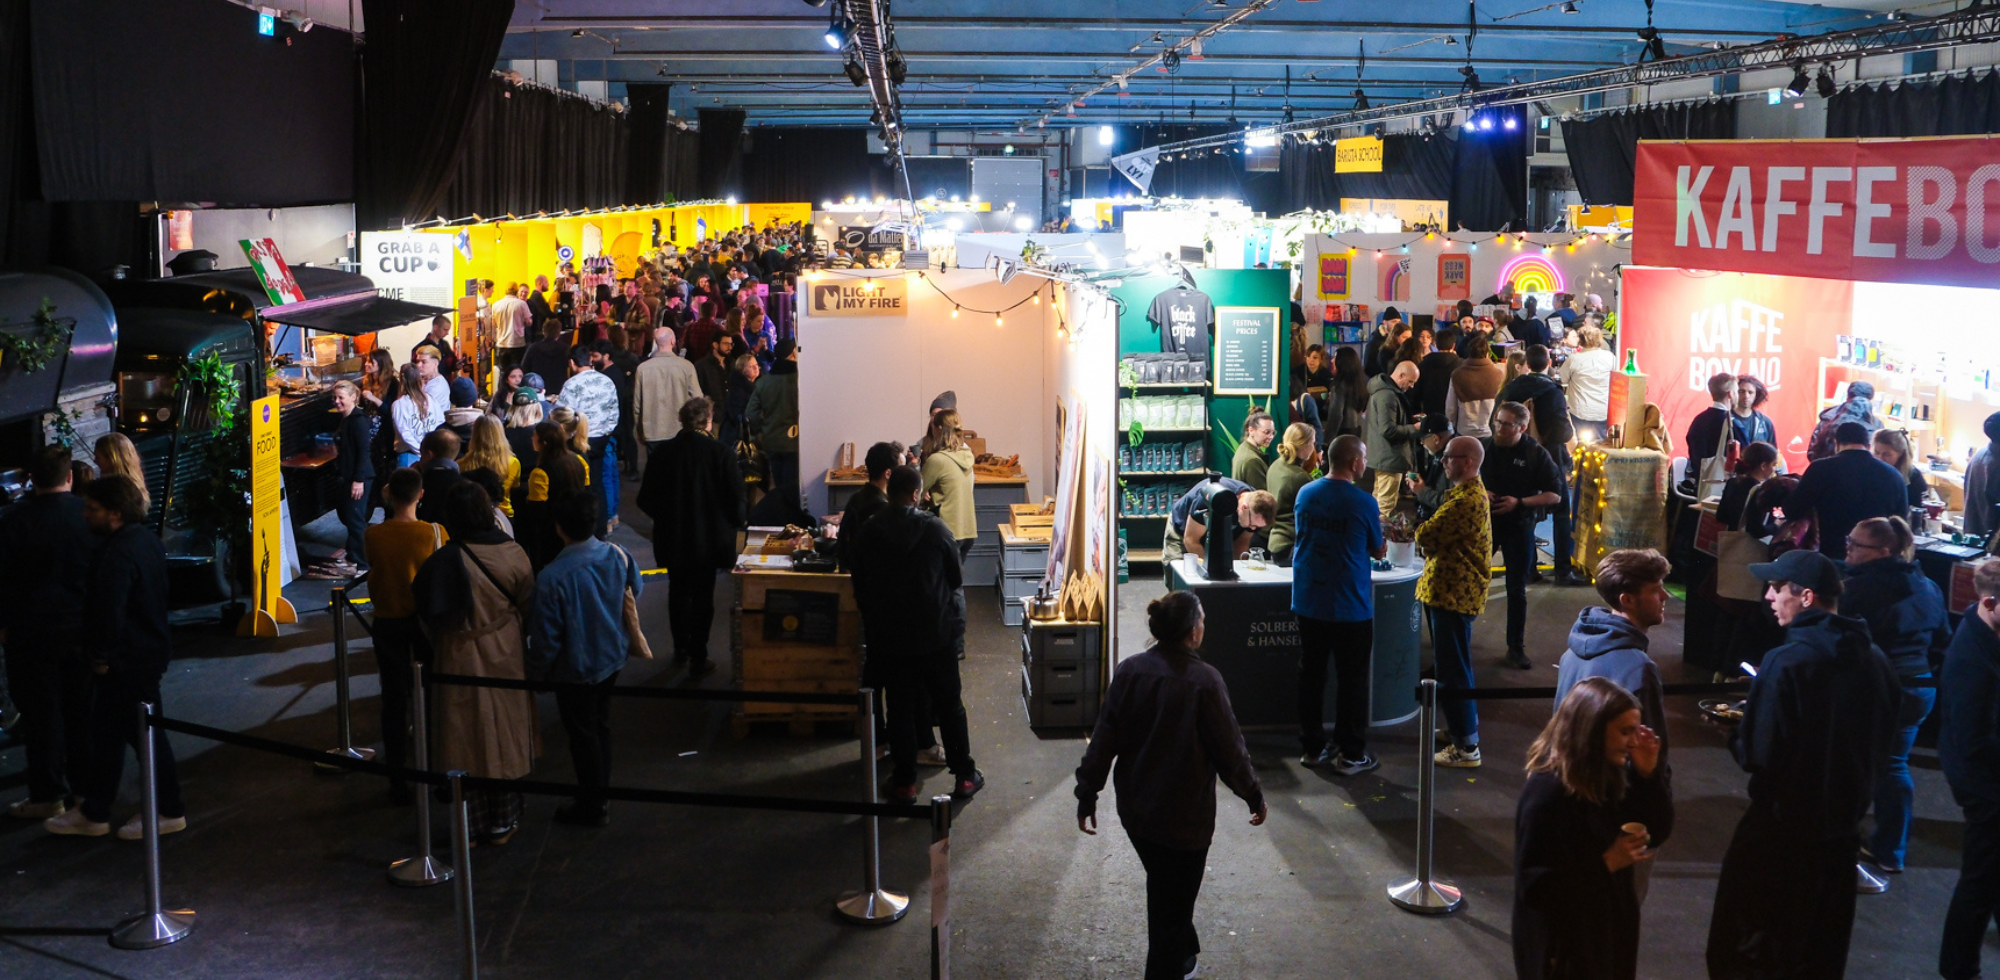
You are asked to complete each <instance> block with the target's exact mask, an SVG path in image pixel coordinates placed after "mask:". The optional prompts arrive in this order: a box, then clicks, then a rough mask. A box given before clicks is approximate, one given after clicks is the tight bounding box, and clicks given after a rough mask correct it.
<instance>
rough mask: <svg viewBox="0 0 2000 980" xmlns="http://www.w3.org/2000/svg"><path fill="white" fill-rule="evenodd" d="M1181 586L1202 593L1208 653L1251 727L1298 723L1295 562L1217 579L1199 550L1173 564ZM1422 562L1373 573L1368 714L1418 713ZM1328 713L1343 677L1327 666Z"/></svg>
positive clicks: (1389, 719) (1380, 720) (1204, 652)
mask: <svg viewBox="0 0 2000 980" xmlns="http://www.w3.org/2000/svg"><path fill="white" fill-rule="evenodd" d="M1168 568H1169V570H1170V572H1171V574H1172V576H1173V587H1174V588H1175V589H1176V590H1179V589H1186V590H1188V591H1191V592H1193V593H1194V594H1195V595H1196V597H1198V598H1200V599H1201V605H1202V611H1203V613H1204V614H1205V615H1206V617H1207V619H1206V623H1207V635H1206V636H1205V637H1204V638H1203V640H1202V644H1201V657H1202V659H1203V660H1205V661H1207V662H1208V663H1210V664H1211V665H1213V666H1214V667H1215V669H1216V670H1218V671H1221V672H1222V679H1223V680H1225V681H1227V682H1228V684H1229V702H1230V704H1231V705H1233V706H1234V707H1235V709H1236V720H1237V722H1238V723H1239V724H1241V725H1243V726H1244V727H1246V728H1249V727H1282V726H1292V725H1296V724H1298V696H1297V694H1296V693H1295V692H1296V691H1297V690H1298V678H1299V653H1300V645H1299V631H1298V617H1297V616H1295V615H1293V614H1292V570H1291V569H1289V568H1279V567H1278V566H1276V565H1268V566H1267V567H1265V568H1263V569H1252V568H1250V567H1249V563H1247V562H1241V561H1239V562H1237V563H1236V574H1237V575H1238V576H1240V577H1239V578H1238V579H1237V580H1236V581H1234V582H1211V581H1209V579H1208V576H1207V575H1205V574H1203V569H1202V567H1201V566H1200V564H1199V563H1198V562H1197V560H1196V559H1195V558H1194V557H1193V556H1186V555H1184V556H1182V557H1181V558H1179V559H1178V560H1176V561H1174V562H1173V563H1172V564H1171V565H1169V566H1168ZM1422 572H1423V570H1422V569H1421V568H1406V567H1395V568H1392V569H1390V570H1389V571H1386V572H1384V571H1377V572H1375V573H1374V574H1373V578H1374V587H1375V656H1374V660H1373V662H1372V664H1371V665H1370V668H1369V698H1368V720H1369V724H1371V725H1377V726H1380V725H1394V724H1397V723H1398V722H1402V721H1407V720H1409V719H1410V718H1412V717H1415V716H1416V713H1417V695H1416V690H1417V672H1418V668H1419V656H1420V650H1421V647H1422V643H1421V640H1422V629H1423V626H1422V624H1423V609H1422V607H1421V606H1419V605H1418V603H1417V578H1418V577H1419V576H1420V575H1421V574H1422ZM1328 673H1329V676H1328V678H1327V685H1326V717H1327V719H1328V723H1329V724H1331V720H1332V719H1333V718H1335V717H1337V716H1338V715H1337V711H1336V698H1335V695H1336V693H1337V692H1338V689H1339V680H1338V678H1336V677H1334V676H1332V673H1333V672H1331V671H1329V672H1328Z"/></svg>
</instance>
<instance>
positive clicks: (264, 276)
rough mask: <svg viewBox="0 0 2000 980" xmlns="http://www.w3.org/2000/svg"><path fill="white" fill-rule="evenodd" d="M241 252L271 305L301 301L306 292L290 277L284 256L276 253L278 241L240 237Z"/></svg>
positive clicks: (290, 270) (304, 297)
mask: <svg viewBox="0 0 2000 980" xmlns="http://www.w3.org/2000/svg"><path fill="white" fill-rule="evenodd" d="M239 244H241V245H242V246H243V254H244V255H245V256H248V257H249V259H250V268H251V269H253V270H255V271H256V273H257V282H258V283H260V284H262V285H263V287H264V295H266V296H268V297H270V299H271V305H273V306H283V305H285V304H286V303H303V302H305V301H306V294H305V293H304V292H303V291H301V290H300V289H299V284H298V281H297V280H295V279H293V278H292V269H291V267H290V266H288V265H286V264H285V257H284V256H283V255H280V254H278V243H277V242H274V241H272V240H270V239H268V238H259V239H256V240H254V241H253V240H251V239H248V238H244V239H240V240H239Z"/></svg>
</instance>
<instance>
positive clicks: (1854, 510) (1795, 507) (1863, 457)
mask: <svg viewBox="0 0 2000 980" xmlns="http://www.w3.org/2000/svg"><path fill="white" fill-rule="evenodd" d="M1833 440H1834V443H1835V444H1836V445H1837V446H1838V447H1839V451H1838V452H1836V453H1834V454H1833V455H1831V456H1826V457H1823V458H1821V459H1817V460H1814V461H1813V464H1812V465H1811V466H1808V467H1806V471H1805V473H1804V474H1802V475H1800V477H1799V485H1798V486H1797V487H1795V488H1793V490H1792V492H1791V495H1790V496H1788V497H1786V498H1785V516H1787V517H1802V516H1804V515H1806V514H1811V515H1813V516H1814V517H1815V518H1817V519H1818V523H1819V553H1820V554H1822V555H1825V556H1827V557H1828V558H1831V559H1833V560H1835V561H1840V560H1841V559H1843V558H1846V557H1847V532H1849V531H1852V530H1854V525H1856V524H1859V523H1861V522H1862V521H1865V520H1867V519H1869V518H1871V517H1901V518H1903V519H1905V520H1908V519H1909V514H1910V485H1909V482H1908V481H1906V480H1904V479H1903V474H1901V473H1899V472H1897V471H1896V468H1895V467H1893V466H1890V465H1889V464H1887V463H1884V462H1882V461H1881V460H1879V459H1876V458H1875V454H1874V453H1873V452H1871V451H1870V450H1869V443H1870V442H1871V441H1872V437H1871V434H1870V433H1869V431H1868V427H1867V426H1865V425H1863V424H1861V423H1860V422H1842V423H1840V425H1839V426H1837V427H1836V428H1835V429H1834V433H1833Z"/></svg>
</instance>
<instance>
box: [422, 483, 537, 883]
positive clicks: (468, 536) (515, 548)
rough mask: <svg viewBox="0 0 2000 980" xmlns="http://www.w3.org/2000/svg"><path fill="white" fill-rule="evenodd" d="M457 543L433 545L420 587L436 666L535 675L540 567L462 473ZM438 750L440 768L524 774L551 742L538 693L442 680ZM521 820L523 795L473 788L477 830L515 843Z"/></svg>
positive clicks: (450, 524) (456, 488)
mask: <svg viewBox="0 0 2000 980" xmlns="http://www.w3.org/2000/svg"><path fill="white" fill-rule="evenodd" d="M444 526H445V530H446V531H447V532H448V533H449V534H450V535H451V543H450V544H447V545H445V546H444V547H442V548H439V549H438V550H436V551H434V552H432V553H431V556H430V557H429V558H427V559H425V560H424V565H423V567H422V568H420V569H418V570H417V579H416V583H415V585H414V587H413V591H414V592H415V593H416V599H417V621H418V622H419V623H420V624H422V626H423V629H424V632H425V634H427V635H428V636H429V637H430V641H431V650H432V651H433V652H432V659H431V664H432V665H433V669H435V670H436V671H437V672H438V673H441V674H464V675H468V676H472V677H497V678H502V679H505V680H514V681H518V680H525V679H526V678H527V674H526V670H525V666H524V663H525V660H526V656H527V647H526V642H525V636H526V632H525V629H524V624H525V623H526V622H527V614H528V610H529V609H530V608H531V607H532V606H533V604H534V598H535V573H534V570H533V569H531V568H529V567H528V554H527V552H525V551H522V550H521V546H520V545H517V544H515V543H514V541H513V539H511V538H509V537H507V535H505V534H503V533H501V531H500V529H499V528H498V527H496V526H495V524H494V518H493V501H492V500H491V499H489V498H488V497H487V496H486V491H485V490H482V489H480V488H479V487H478V486H477V485H476V484H473V483H471V482H468V481H461V482H459V483H457V484H454V485H453V486H452V488H451V491H450V492H449V493H448V494H446V496H445V507H444ZM431 690H432V691H434V692H436V693H435V694H434V695H433V696H434V697H435V698H436V699H437V702H436V704H435V706H434V712H435V714H434V716H435V717H436V718H437V736H436V741H437V754H436V755H435V756H433V757H432V759H431V762H432V763H433V764H434V768H435V769H437V770H438V771H440V772H448V771H450V770H453V769H461V770H464V771H465V772H466V773H467V774H469V775H473V776H485V777H487V778H490V779H521V778H523V777H525V776H527V775H528V771H529V770H530V769H532V768H533V767H534V761H535V756H536V755H537V754H538V753H539V752H540V751H541V744H540V742H541V738H540V731H541V729H540V726H538V725H537V724H536V723H535V697H534V695H533V694H530V693H529V692H527V691H509V690H502V689H499V688H492V687H468V686H465V685H461V684H439V685H434V686H433V687H432V688H431ZM520 825H521V794H520V793H515V792H507V791H490V790H474V791H473V792H472V833H473V835H474V836H475V838H477V839H480V840H484V841H485V842H486V843H489V844H505V843H507V841H508V839H509V838H511V837H513V836H514V831H515V830H517V829H519V827H520Z"/></svg>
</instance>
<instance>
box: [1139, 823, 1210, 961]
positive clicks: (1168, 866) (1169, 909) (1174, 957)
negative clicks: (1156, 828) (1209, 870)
mask: <svg viewBox="0 0 2000 980" xmlns="http://www.w3.org/2000/svg"><path fill="white" fill-rule="evenodd" d="M1132 849H1133V850H1135V851H1138V852H1139V863H1140V864H1142V865H1145V867H1146V975H1145V980H1181V977H1183V976H1186V975H1187V961H1188V958H1189V957H1191V956H1196V955H1199V954H1200V953H1201V937H1200V936H1199V935H1198V934H1197V933H1196V932H1195V929H1194V903H1195V899H1196V898H1198V897H1199V896H1200V895H1201V875H1202V872H1203V870H1204V869H1205V868H1206V867H1207V865H1208V848H1205V847H1204V848H1202V849H1201V850H1198V851H1182V850H1176V849H1174V848H1171V847H1167V846H1165V845H1162V844H1155V843H1152V842H1150V841H1146V840H1142V839H1140V838H1137V837H1133V838H1132Z"/></svg>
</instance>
